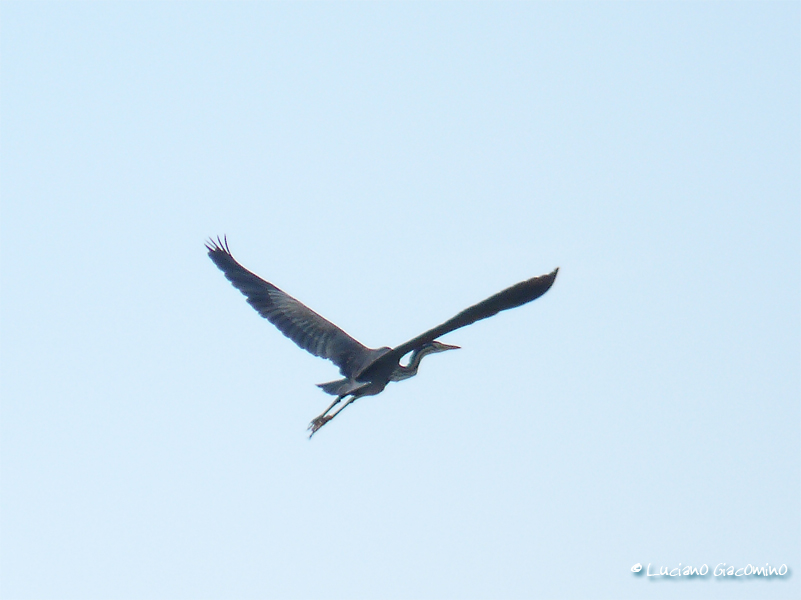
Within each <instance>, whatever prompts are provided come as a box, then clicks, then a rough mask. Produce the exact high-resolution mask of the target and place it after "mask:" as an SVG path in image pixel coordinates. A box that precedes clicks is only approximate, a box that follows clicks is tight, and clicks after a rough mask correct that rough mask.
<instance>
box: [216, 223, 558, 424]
mask: <svg viewBox="0 0 801 600" xmlns="http://www.w3.org/2000/svg"><path fill="white" fill-rule="evenodd" d="M206 248H207V249H208V251H209V258H211V260H213V261H214V264H215V265H217V266H218V267H219V269H220V270H221V271H222V272H223V273H225V276H226V277H227V278H228V280H229V281H230V282H231V283H232V284H233V285H234V287H235V288H236V289H238V290H239V291H240V292H242V293H243V294H244V295H245V297H246V298H247V301H248V302H249V303H250V305H251V306H252V307H253V308H255V309H256V312H258V313H259V314H260V315H261V316H262V317H264V318H265V319H267V320H268V321H270V323H272V324H273V325H275V326H276V327H277V328H278V329H279V330H280V331H281V333H283V334H284V335H285V336H286V337H288V338H289V339H290V340H292V341H293V342H295V343H296V344H297V345H298V346H300V347H301V348H303V349H304V350H307V351H309V352H311V353H312V354H314V355H315V356H319V357H321V358H327V359H328V360H330V361H331V362H333V363H334V364H335V365H336V366H338V367H339V371H340V373H342V375H344V376H345V378H344V379H338V380H337V381H330V382H328V383H320V384H318V385H319V387H321V388H322V389H323V391H325V392H326V393H328V394H331V395H332V396H336V399H335V400H334V401H333V402H332V403H331V405H330V406H329V407H328V408H327V409H325V411H324V412H323V413H322V414H321V415H320V416H319V417H317V418H315V419H314V420H313V421H312V422H311V423H310V424H309V431H310V432H311V433H310V434H309V437H311V436H313V435H314V434H315V433H316V432H317V431H318V430H319V429H320V428H321V427H322V426H323V425H325V424H326V423H328V422H329V421H330V420H331V419H333V418H334V417H336V416H337V415H338V414H339V413H341V412H342V411H343V410H345V408H347V407H348V406H349V405H350V404H351V403H352V402H353V401H354V400H357V399H358V398H361V397H362V396H375V395H376V394H379V393H381V392H382V391H384V388H385V387H386V386H387V384H388V383H389V382H390V381H403V380H404V379H408V378H409V377H414V376H415V375H417V368H418V367H419V366H420V361H421V360H423V357H424V356H428V355H429V354H434V353H436V352H444V351H446V350H455V349H457V348H459V346H449V345H448V344H443V343H442V342H439V341H437V339H436V338H438V337H440V336H442V335H445V334H446V333H449V332H451V331H453V330H454V329H459V328H460V327H464V326H465V325H470V324H471V323H475V322H476V321H480V320H481V319H486V318H487V317H491V316H492V315H495V314H497V313H499V312H501V311H502V310H509V309H510V308H515V307H518V306H522V305H523V304H526V303H528V302H531V301H532V300H536V299H537V298H539V297H540V296H542V295H543V294H544V293H545V292H547V291H548V290H549V289H550V287H551V286H552V285H553V282H554V279H556V274H557V273H558V272H559V269H558V268H557V269H554V270H553V272H551V273H548V274H547V275H540V276H539V277H533V278H531V279H527V280H526V281H521V282H520V283H518V284H516V285H513V286H512V287H510V288H507V289H505V290H503V291H502V292H498V293H497V294H495V295H494V296H490V297H489V298H487V299H486V300H484V301H483V302H479V303H478V304H476V305H474V306H471V307H470V308H467V309H465V310H463V311H462V312H460V313H459V314H458V315H456V316H455V317H453V318H452V319H449V320H448V321H445V322H444V323H442V325H438V326H436V327H434V329H430V330H428V331H426V332H425V333H423V334H421V335H418V336H417V337H416V338H414V339H411V340H409V341H408V342H406V343H405V344H401V345H400V346H396V347H395V348H387V347H383V348H368V347H366V346H364V345H363V344H361V343H359V342H357V341H356V340H354V339H353V338H352V337H350V336H349V335H348V334H347V333H345V332H344V331H342V330H341V329H340V328H339V327H337V326H336V325H334V324H333V323H331V322H329V321H327V320H325V319H324V318H323V317H321V316H320V315H318V314H317V313H316V312H314V311H313V310H311V309H310V308H308V307H307V306H305V305H304V304H301V303H300V302H298V301H297V300H295V299H294V298H293V297H292V296H290V295H289V294H287V293H285V292H283V291H282V290H280V289H278V288H277V287H275V286H274V285H273V284H272V283H269V282H267V281H264V280H263V279H261V278H260V277H258V276H257V275H254V274H253V273H251V272H250V271H248V270H247V269H246V268H245V267H243V266H242V265H240V264H239V263H238V262H236V260H234V257H233V256H232V255H231V251H230V250H229V249H228V240H227V239H224V240H220V238H217V241H216V242H215V241H214V240H209V241H208V242H207V243H206ZM409 352H411V356H410V358H409V362H408V364H407V365H405V366H404V365H403V364H401V362H400V361H401V359H402V358H403V357H404V356H405V355H406V354H408V353H409ZM346 398H347V400H346V401H345V402H344V403H343V404H342V406H340V407H339V408H338V409H337V410H336V411H334V412H331V411H332V410H333V409H334V407H335V406H337V405H338V404H339V403H340V402H342V400H345V399H346Z"/></svg>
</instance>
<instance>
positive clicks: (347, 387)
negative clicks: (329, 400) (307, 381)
mask: <svg viewBox="0 0 801 600" xmlns="http://www.w3.org/2000/svg"><path fill="white" fill-rule="evenodd" d="M365 385H367V384H366V383H363V382H360V381H354V380H352V379H338V380H336V381H329V382H328V383H318V384H317V387H319V388H321V389H322V390H323V391H324V392H325V393H326V394H331V395H332V396H340V397H344V396H347V395H348V394H352V393H353V392H355V391H356V390H358V389H359V388H362V387H364V386H365Z"/></svg>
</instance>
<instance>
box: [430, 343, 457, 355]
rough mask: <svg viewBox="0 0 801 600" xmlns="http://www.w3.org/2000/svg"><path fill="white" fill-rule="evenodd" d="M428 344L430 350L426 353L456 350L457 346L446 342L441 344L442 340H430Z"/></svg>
mask: <svg viewBox="0 0 801 600" xmlns="http://www.w3.org/2000/svg"><path fill="white" fill-rule="evenodd" d="M428 346H430V350H429V351H428V353H431V354H433V353H434V352H445V351H446V350H458V349H459V346H450V345H448V344H443V343H442V342H437V341H434V342H431V343H430V344H428Z"/></svg>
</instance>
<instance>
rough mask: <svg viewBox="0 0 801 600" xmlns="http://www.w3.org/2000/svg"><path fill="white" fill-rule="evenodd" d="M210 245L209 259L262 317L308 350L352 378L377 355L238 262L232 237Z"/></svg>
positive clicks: (208, 244)
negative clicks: (231, 248)
mask: <svg viewBox="0 0 801 600" xmlns="http://www.w3.org/2000/svg"><path fill="white" fill-rule="evenodd" d="M206 248H207V249H208V251H209V258H211V260H212V261H214V264H215V265H217V266H218V267H219V269H220V270H221V271H222V272H223V273H225V276H226V277H227V278H228V280H229V281H230V282H231V283H232V284H233V285H234V287H235V288H236V289H238V290H239V291H240V292H242V293H243V294H244V295H245V297H246V298H247V301H248V303H250V305H251V306H252V307H253V308H255V309H256V311H257V312H258V313H259V314H260V315H261V316H262V317H264V318H265V319H267V320H268V321H270V323H272V324H273V325H275V326H276V327H277V328H278V329H279V330H280V331H281V333H283V334H284V335H285V336H286V337H288V338H289V339H290V340H292V341H293V342H295V343H296V344H297V345H298V346H300V347H301V348H303V349H304V350H307V351H308V352H311V353H312V354H314V355H315V356H319V357H321V358H327V359H328V360H330V361H331V362H333V363H334V364H335V365H336V366H338V367H339V370H340V371H341V373H342V374H343V375H344V376H345V377H352V376H353V374H354V372H356V371H358V369H359V368H360V367H361V366H362V365H363V364H364V362H365V361H369V359H370V358H372V357H373V354H374V351H372V350H371V349H369V348H367V347H365V346H364V345H363V344H361V343H359V342H357V341H356V340H354V339H353V338H352V337H350V336H349V335H348V334H347V333H345V332H344V331H342V330H341V329H340V328H339V327H337V326H336V325H334V324H333V323H331V322H330V321H327V320H326V319H324V318H323V317H321V316H320V315H318V314H317V313H316V312H314V311H313V310H311V309H310V308H309V307H307V306H305V305H304V304H302V303H301V302H299V301H297V300H295V299H294V298H293V297H292V296H290V295H289V294H287V293H285V292H283V291H282V290H280V289H278V288H277V287H275V286H274V285H273V284H272V283H269V282H267V281H264V280H263V279H262V278H261V277H258V276H257V275H254V274H253V273H251V272H250V271H248V270H247V269H246V268H245V267H243V266H242V265H240V264H239V263H238V262H236V260H234V257H233V256H232V255H231V251H230V250H229V249H228V240H225V241H222V240H220V238H217V241H216V242H215V241H214V240H209V241H208V242H207V243H206Z"/></svg>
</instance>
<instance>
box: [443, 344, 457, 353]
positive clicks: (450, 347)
mask: <svg viewBox="0 0 801 600" xmlns="http://www.w3.org/2000/svg"><path fill="white" fill-rule="evenodd" d="M440 343H442V342H440ZM442 345H443V346H445V347H444V348H443V349H442V351H443V352H444V351H445V350H460V349H461V346H451V345H449V344H442Z"/></svg>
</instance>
